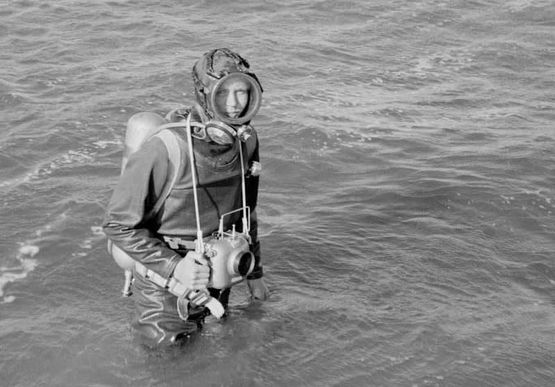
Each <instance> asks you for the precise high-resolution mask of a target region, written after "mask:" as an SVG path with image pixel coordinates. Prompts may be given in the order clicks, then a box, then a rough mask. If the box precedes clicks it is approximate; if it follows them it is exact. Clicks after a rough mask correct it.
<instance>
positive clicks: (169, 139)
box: [149, 129, 181, 217]
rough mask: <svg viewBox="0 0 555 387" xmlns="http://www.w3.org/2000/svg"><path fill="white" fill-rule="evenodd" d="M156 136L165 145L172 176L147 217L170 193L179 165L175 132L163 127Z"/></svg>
mask: <svg viewBox="0 0 555 387" xmlns="http://www.w3.org/2000/svg"><path fill="white" fill-rule="evenodd" d="M156 137H158V138H159V139H160V140H162V142H163V143H164V145H165V146H166V150H167V151H168V159H169V161H170V167H171V171H172V178H171V180H170V182H169V183H167V184H166V185H165V186H164V190H163V191H162V194H161V195H160V197H159V198H158V200H157V201H156V203H155V204H154V206H153V207H152V209H151V211H150V213H149V217H150V216H155V215H156V214H157V213H158V212H159V211H160V209H161V208H162V206H163V205H164V202H165V201H166V199H167V198H168V196H169V195H170V193H171V191H172V189H173V187H174V186H175V183H176V182H177V178H178V177H179V167H180V165H181V149H180V148H179V144H178V142H177V138H176V137H175V134H174V133H173V132H172V131H170V130H167V129H163V130H161V131H160V132H158V133H157V134H156Z"/></svg>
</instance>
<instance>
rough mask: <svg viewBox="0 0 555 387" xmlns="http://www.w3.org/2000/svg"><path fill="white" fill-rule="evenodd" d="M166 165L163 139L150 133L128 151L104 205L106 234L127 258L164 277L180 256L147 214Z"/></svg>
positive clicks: (164, 178) (158, 192)
mask: <svg viewBox="0 0 555 387" xmlns="http://www.w3.org/2000/svg"><path fill="white" fill-rule="evenodd" d="M168 168H169V160H168V153H167V150H166V147H165V145H164V144H163V142H162V141H161V140H160V139H158V138H156V137H154V138H153V139H151V140H150V141H148V142H147V143H145V144H144V145H143V146H142V147H141V149H139V150H138V151H137V152H136V153H134V154H132V155H131V157H130V158H129V161H128V162H127V165H126V167H125V169H124V171H123V173H122V175H121V177H120V180H119V182H118V184H117V186H116V187H115V189H114V192H113V194H112V198H111V200H110V202H109V204H108V208H107V209H106V214H105V218H104V223H103V229H104V233H105V234H106V236H107V237H108V238H109V239H110V240H111V241H112V242H113V243H114V244H115V245H116V246H117V247H119V248H120V249H122V250H123V251H124V252H126V253H127V254H128V255H129V256H130V257H131V258H133V259H134V260H136V261H139V262H141V263H142V264H143V265H145V266H146V267H147V268H148V269H151V270H152V271H154V272H156V273H158V274H160V275H161V276H162V277H164V278H168V277H169V276H170V275H171V274H172V273H173V270H174V268H175V266H176V265H177V263H178V262H179V260H180V259H181V257H180V256H179V255H178V254H177V253H176V252H174V251H173V250H171V249H169V248H168V247H167V246H166V244H165V243H164V242H163V241H162V240H160V239H159V238H158V237H157V235H156V226H155V222H154V218H155V215H156V214H150V212H151V210H152V207H153V206H154V205H155V203H156V200H157V199H158V198H159V197H160V195H161V194H162V192H163V189H164V185H165V184H166V181H167V175H168Z"/></svg>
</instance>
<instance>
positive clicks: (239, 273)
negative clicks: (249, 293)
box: [204, 231, 255, 289]
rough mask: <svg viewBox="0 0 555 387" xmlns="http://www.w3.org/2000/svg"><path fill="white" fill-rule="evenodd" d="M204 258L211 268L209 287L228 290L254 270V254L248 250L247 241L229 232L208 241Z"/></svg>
mask: <svg viewBox="0 0 555 387" xmlns="http://www.w3.org/2000/svg"><path fill="white" fill-rule="evenodd" d="M204 246H205V256H206V257H207V258H208V260H209V262H210V266H211V268H212V273H211V278H210V282H209V284H208V286H209V287H212V288H214V289H225V288H229V287H231V286H233V285H235V284H237V283H239V282H241V281H242V280H243V279H244V278H245V277H246V276H247V275H249V274H250V273H252V271H253V270H254V264H255V260H254V254H253V253H252V252H251V251H250V249H249V241H248V239H247V236H245V235H244V234H240V233H236V232H234V231H233V232H231V233H224V234H222V235H221V236H220V237H217V238H213V239H210V240H208V241H207V242H206V243H205V244H204Z"/></svg>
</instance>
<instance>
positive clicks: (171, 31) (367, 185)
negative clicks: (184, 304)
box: [0, 0, 555, 387]
mask: <svg viewBox="0 0 555 387" xmlns="http://www.w3.org/2000/svg"><path fill="white" fill-rule="evenodd" d="M0 20H1V23H0V63H1V66H0V74H1V76H0V109H1V110H0V111H1V114H2V126H1V130H0V166H1V168H0V179H1V180H0V194H1V196H0V219H1V220H2V221H1V222H0V235H1V238H0V384H1V385H2V386H411V387H417V386H550V385H553V384H554V383H555V263H554V252H555V224H554V213H553V212H554V210H555V208H554V207H555V192H554V186H555V175H554V170H555V156H554V151H555V127H554V122H555V114H554V108H555V94H554V90H555V67H554V65H553V64H554V63H555V43H554V42H555V5H554V4H553V2H552V1H548V0H509V1H501V0H495V1H483V0H476V1H462V0H452V1H449V0H443V1H441V0H420V1H384V0H380V1H363V0H352V1H341V0H333V1H332V0H319V1H308V0H306V1H299V0H283V1H280V2H274V1H254V0H250V1H236V2H224V1H175V0H174V1H171V0H170V1H163V2H152V3H149V2H140V1H137V0H122V1H119V0H113V1H92V2H91V1H78V0H75V1H70V0H59V1H56V2H54V1H48V2H39V1H32V0H13V1H9V0H3V1H1V8H0ZM215 47H229V48H232V49H234V50H236V51H238V52H239V53H241V54H242V55H243V56H245V57H246V58H248V59H249V61H250V62H251V66H252V69H253V70H254V71H255V72H256V74H257V75H258V77H259V78H260V80H261V82H262V84H263V86H264V90H265V92H264V105H263V107H262V109H261V110H260V112H259V114H258V116H257V118H256V119H255V121H254V122H253V123H254V125H255V126H256V128H257V130H258V133H259V137H260V140H261V157H262V163H263V168H264V171H263V175H262V180H261V191H260V200H259V209H258V212H259V219H260V234H261V240H262V246H263V260H264V264H265V271H266V277H265V278H266V282H267V284H268V286H269V288H270V290H271V296H270V299H269V300H268V301H267V302H265V303H256V304H251V303H250V302H249V294H248V290H247V289H246V287H245V286H244V285H238V286H237V287H236V288H234V290H233V295H232V297H233V300H232V302H231V309H230V315H229V318H227V319H226V320H225V321H216V320H214V319H209V321H208V322H207V324H206V325H205V327H204V330H203V331H202V332H201V333H200V334H198V335H196V336H193V337H191V339H190V340H189V342H188V343H187V345H185V346H183V347H180V348H176V349H174V350H172V351H169V352H168V351H166V352H162V351H148V350H145V349H144V348H143V347H141V346H140V345H138V344H137V343H136V342H135V341H134V340H133V336H132V332H131V330H130V325H129V321H130V318H131V315H132V312H133V307H132V301H131V300H129V299H123V298H121V297H120V290H121V287H122V285H123V276H122V273H121V271H120V270H119V269H118V267H117V266H116V265H115V263H114V262H113V261H112V260H111V258H110V257H109V256H108V254H107V253H106V250H105V244H106V240H105V237H104V235H103V233H102V230H101V227H100V226H101V224H102V219H103V211H104V208H105V206H106V204H107V201H108V200H109V197H110V194H111V191H112V189H113V187H114V185H115V183H116V181H117V178H118V174H119V168H120V161H121V151H122V135H123V131H124V128H125V122H126V120H127V119H128V118H129V117H130V116H131V115H132V114H133V113H135V112H138V111H145V110H148V111H155V112H159V113H165V112H167V111H168V110H170V109H172V108H175V107H177V106H181V105H187V104H188V103H190V102H191V99H192V88H193V85H192V81H191V77H190V70H191V67H192V65H193V63H194V61H195V60H196V59H197V58H198V57H200V56H201V55H202V54H203V53H204V52H206V51H208V50H209V49H212V48H215Z"/></svg>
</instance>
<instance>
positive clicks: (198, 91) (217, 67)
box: [103, 49, 263, 344]
mask: <svg viewBox="0 0 555 387" xmlns="http://www.w3.org/2000/svg"><path fill="white" fill-rule="evenodd" d="M248 67H249V66H248V63H247V62H246V61H245V60H244V59H243V58H241V57H240V56H239V55H238V54H236V53H233V52H232V51H230V50H227V49H217V50H212V51H210V52H208V53H206V54H205V55H204V56H203V57H202V58H201V59H200V60H199V61H198V62H197V63H196V64H195V67H194V69H193V79H194V81H195V95H196V99H197V104H196V105H195V107H193V108H188V109H178V110H174V111H172V112H170V113H168V115H167V116H166V118H167V119H168V120H169V121H170V122H176V121H181V120H184V119H185V118H187V116H188V115H191V118H192V119H193V120H195V121H199V122H205V121H207V120H210V119H212V118H213V117H214V116H215V115H216V116H217V113H216V114H214V108H213V106H211V102H210V101H211V99H210V92H211V91H213V90H210V84H211V83H214V81H215V80H217V79H218V76H220V78H221V75H222V74H224V75H225V74H230V73H234V72H247V73H248ZM248 74H252V73H248ZM212 78H214V79H212ZM256 82H258V80H257V79H256ZM212 104H213V102H212ZM170 130H172V131H173V132H174V135H175V136H176V139H177V141H178V142H179V144H180V148H181V149H182V152H181V165H180V167H179V174H178V178H177V181H176V183H175V185H174V186H173V188H172V190H171V191H170V192H169V195H168V196H167V198H166V199H165V201H164V203H163V204H162V206H161V208H160V210H159V211H158V212H157V213H154V214H153V213H152V211H151V209H152V207H153V206H154V203H156V202H157V200H158V198H159V197H160V196H161V195H162V192H163V191H164V187H165V186H166V184H168V180H169V175H170V165H169V159H168V151H167V149H166V147H165V145H164V144H163V143H162V141H161V140H160V139H159V138H156V137H153V138H152V139H150V140H149V141H147V142H146V143H145V144H143V145H142V146H141V148H140V149H139V150H138V151H137V152H135V153H133V154H132V155H131V156H130V157H129V160H128V161H127V164H126V167H125V170H124V171H123V173H122V175H121V178H120V180H119V182H118V184H117V186H116V188H115V189H114V192H113V195H112V198H111V200H110V202H109V205H108V208H107V210H106V215H105V221H104V224H103V229H104V232H105V234H106V235H107V237H108V238H109V239H110V240H111V241H112V242H113V244H114V245H116V246H117V247H119V248H120V249H121V250H123V251H124V252H126V253H127V254H128V255H129V256H131V257H132V258H133V259H134V260H136V261H138V262H140V263H141V264H142V265H144V266H145V267H146V268H148V269H150V270H152V271H153V272H155V273H157V274H158V275H160V276H161V277H163V278H164V279H168V278H170V277H171V276H172V275H173V273H174V270H175V268H176V266H177V265H178V263H179V262H180V260H182V259H183V257H184V256H185V254H186V253H187V251H188V250H190V249H191V243H190V242H192V241H193V240H194V239H195V237H196V235H197V234H196V227H195V226H196V223H195V213H194V206H193V183H192V179H191V165H190V162H189V154H188V151H187V141H188V138H187V137H186V135H185V133H184V131H183V130H180V129H179V128H172V129H170ZM250 134H251V135H250V137H248V139H246V141H245V142H240V141H233V142H232V143H231V144H218V143H216V142H214V141H211V139H210V137H208V138H207V139H199V138H193V149H194V160H195V161H194V167H195V170H196V175H197V179H198V184H197V186H198V188H199V189H198V190H197V191H198V204H199V208H200V224H201V225H202V233H203V235H204V236H208V235H210V234H211V233H213V232H214V231H215V230H217V229H218V225H219V221H220V216H221V215H222V214H225V213H228V212H231V211H233V210H236V209H237V208H239V207H241V205H242V204H241V195H242V190H241V174H242V168H241V158H240V157H239V153H240V152H239V151H240V150H239V147H242V148H241V151H242V154H243V155H244V157H243V163H244V165H243V167H244V170H248V169H249V168H250V166H252V165H253V163H254V162H258V161H259V150H258V148H259V144H258V138H257V135H256V132H255V131H252V132H251V133H250ZM258 184H259V179H258V177H257V176H252V175H247V176H246V179H245V192H246V202H247V206H248V207H249V208H250V211H251V213H252V214H253V215H254V216H251V224H250V226H251V227H250V237H251V246H250V250H251V251H252V252H253V254H254V256H255V268H254V270H253V272H252V273H251V274H250V275H249V276H248V277H247V279H248V280H258V279H261V277H262V276H263V270H262V264H261V260H260V243H259V241H258V238H257V222H256V216H255V209H256V205H257V197H258ZM226 223H227V224H226V227H231V225H232V224H234V225H236V226H237V227H238V228H240V227H241V224H240V215H239V214H237V215H232V216H230V217H229V218H228V219H227V220H226ZM134 278H135V280H134V289H135V291H134V298H135V311H136V315H135V318H134V321H133V327H134V328H135V330H136V331H137V332H138V333H139V335H140V336H141V337H142V338H143V339H144V340H145V341H146V343H148V344H151V343H153V344H166V343H174V342H176V341H178V340H179V339H180V338H182V337H185V336H186V335H188V334H189V333H192V332H194V331H196V330H197V329H198V326H199V321H201V320H202V318H203V317H204V316H205V315H206V311H205V310H204V309H203V308H195V309H191V310H189V316H188V318H187V319H186V320H184V319H182V318H180V316H179V314H178V311H177V298H176V296H174V295H172V294H171V293H169V292H168V291H167V289H164V288H162V287H160V286H159V285H156V284H155V283H153V282H152V281H150V280H149V279H148V278H145V277H144V276H143V275H141V274H140V273H134ZM209 291H210V294H211V295H212V296H213V297H216V298H217V299H218V300H219V301H220V302H221V303H222V304H223V305H224V307H225V306H227V302H228V297H229V291H230V289H229V288H226V289H223V290H216V289H209Z"/></svg>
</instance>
